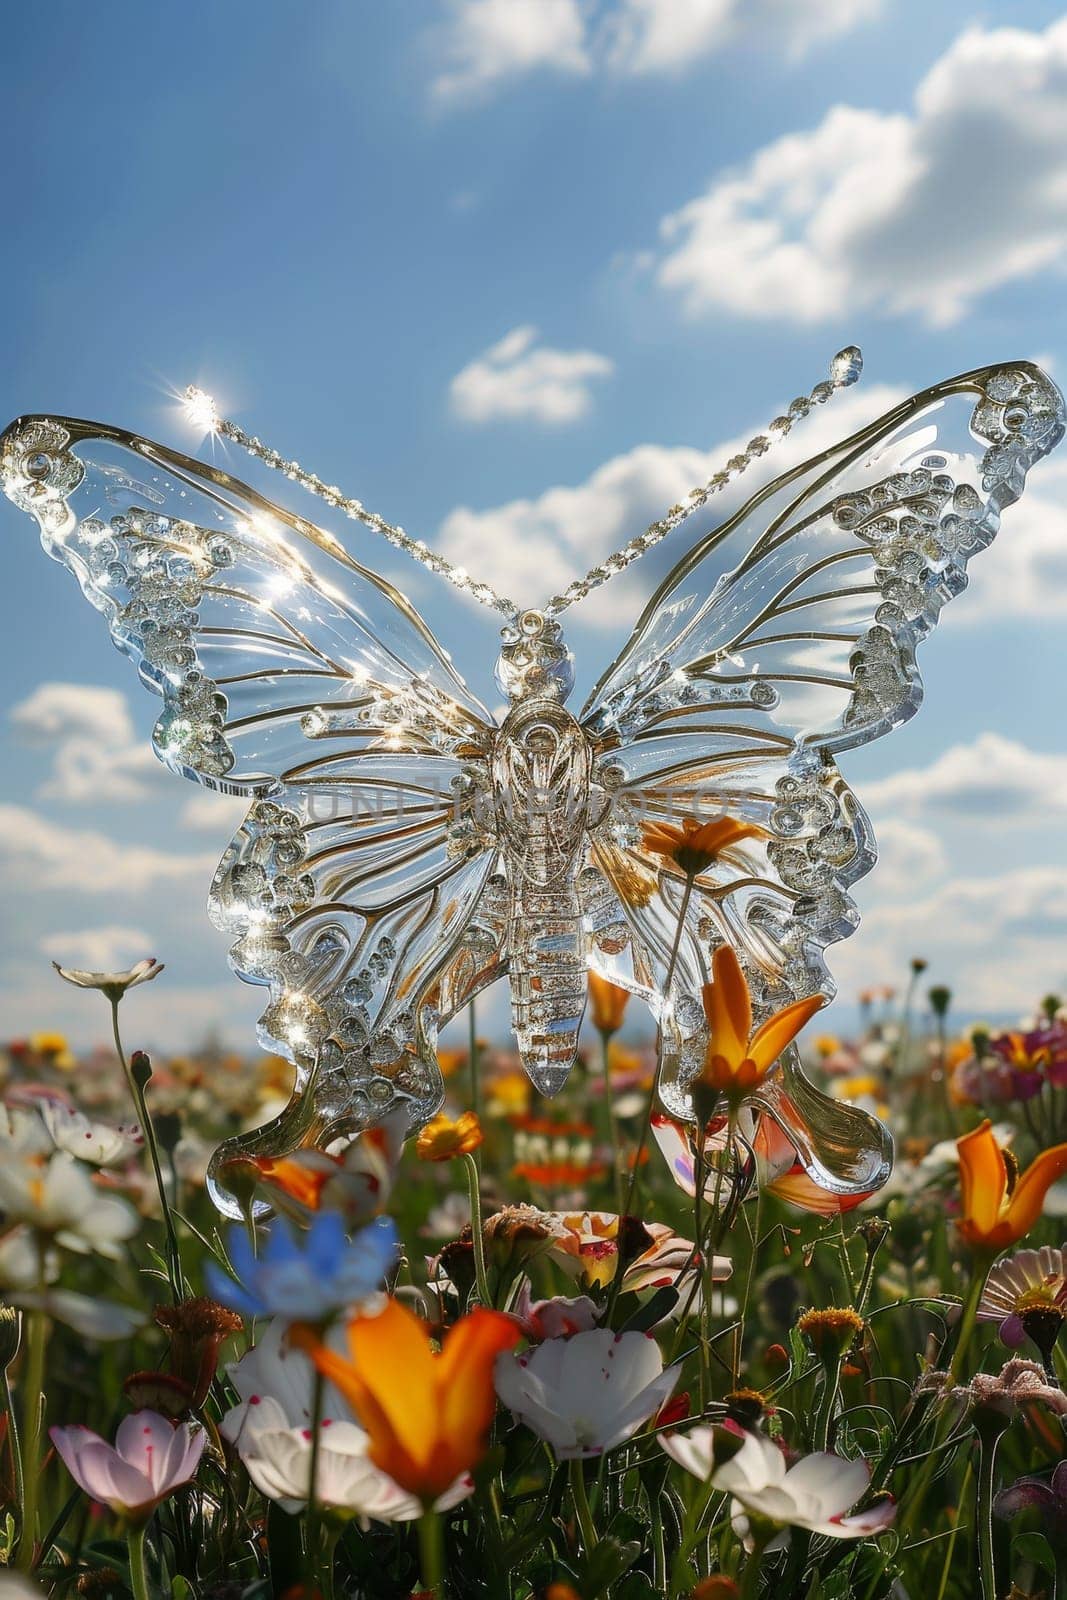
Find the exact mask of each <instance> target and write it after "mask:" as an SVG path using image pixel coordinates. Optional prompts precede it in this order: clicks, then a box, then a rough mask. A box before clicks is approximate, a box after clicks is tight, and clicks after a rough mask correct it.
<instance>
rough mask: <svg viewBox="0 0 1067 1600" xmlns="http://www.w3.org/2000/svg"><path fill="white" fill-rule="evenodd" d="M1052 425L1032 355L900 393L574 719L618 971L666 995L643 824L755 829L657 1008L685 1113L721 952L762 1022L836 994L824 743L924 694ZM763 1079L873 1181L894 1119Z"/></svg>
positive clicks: (794, 475)
mask: <svg viewBox="0 0 1067 1600" xmlns="http://www.w3.org/2000/svg"><path fill="white" fill-rule="evenodd" d="M1063 428H1064V409H1063V401H1062V398H1061V396H1060V394H1059V392H1058V390H1057V389H1056V387H1055V385H1054V384H1053V383H1052V382H1051V381H1050V380H1049V379H1048V378H1047V377H1046V376H1045V374H1044V373H1042V372H1041V371H1040V370H1039V369H1038V368H1036V367H1033V366H1031V365H1029V364H1028V363H1025V362H1019V363H1013V364H1011V365H1005V366H996V367H989V368H984V369H982V370H980V371H977V372H972V373H968V374H965V375H964V376H963V377H960V378H956V379H953V380H950V381H949V382H946V383H943V384H939V385H936V386H935V387H934V388H932V389H928V390H926V391H925V392H924V393H922V394H920V395H916V396H914V397H913V398H911V399H909V400H907V401H905V402H903V403H902V404H901V405H899V406H897V407H896V408H895V409H894V410H892V411H891V412H889V413H887V414H886V415H885V416H883V417H881V418H880V419H879V420H878V421H876V422H874V423H872V424H871V425H870V426H869V427H867V428H864V429H862V430H861V431H860V432H858V433H856V434H855V435H853V436H852V437H851V438H849V439H847V440H845V441H844V442H843V443H842V444H840V445H838V446H836V447H835V448H833V449H831V450H828V451H827V452H825V453H824V454H823V455H821V456H819V457H817V458H815V459H814V460H810V461H806V462H804V463H802V464H800V465H798V466H797V467H795V468H793V469H792V470H791V471H789V472H786V473H784V474H783V475H782V476H780V477H779V478H776V479H775V480H774V481H773V482H771V483H769V484H768V485H767V486H766V487H765V488H763V489H761V490H760V491H759V492H758V493H757V494H755V495H754V496H753V497H752V499H750V500H749V502H748V503H747V504H746V505H745V506H744V507H743V508H742V509H741V510H739V511H738V512H737V513H736V515H734V516H733V517H731V518H730V519H729V520H728V521H726V522H725V523H724V524H723V525H722V526H720V527H718V528H716V529H715V530H714V531H713V532H711V533H709V534H708V535H707V537H706V538H704V539H703V540H702V541H700V542H699V543H698V544H697V545H696V546H695V548H694V549H693V550H692V551H691V552H690V553H689V555H688V556H686V557H685V558H684V560H683V561H682V562H681V563H680V564H679V565H678V566H677V567H676V568H675V570H674V571H673V572H672V573H671V574H670V575H669V576H668V577H667V578H666V580H665V581H664V582H663V584H662V585H661V586H660V588H659V590H658V592H657V593H656V594H655V595H654V596H653V598H652V600H651V601H650V602H649V604H648V606H647V607H646V609H645V612H644V614H643V615H642V617H641V619H640V620H639V622H638V624H637V627H636V628H635V630H634V633H633V635H632V637H631V638H630V640H629V641H628V643H627V644H626V646H625V647H624V649H623V651H622V653H621V654H620V656H619V657H618V659H617V660H616V661H615V663H614V664H613V665H612V666H611V667H610V668H609V670H608V672H607V673H606V674H605V676H604V677H603V678H602V679H601V681H600V683H599V684H598V685H597V688H596V689H595V690H594V692H593V694H592V696H591V698H590V700H589V703H588V705H587V706H586V708H585V710H584V712H583V725H584V726H585V728H586V730H587V732H588V733H589V735H590V737H591V738H592V739H593V740H594V741H595V743H596V745H597V747H598V749H599V751H600V775H601V781H602V782H604V783H605V786H606V787H607V788H608V789H609V791H610V792H611V793H612V794H613V796H614V799H613V803H612V805H611V808H610V810H609V812H608V815H607V818H606V821H605V822H604V823H603V824H602V826H601V827H600V828H599V830H598V831H597V832H596V834H595V835H594V843H593V852H592V862H593V866H592V869H591V873H590V876H591V879H592V880H593V881H592V883H591V885H590V887H589V888H588V891H587V893H588V896H589V901H590V905H591V922H592V926H593V929H594V935H595V936H598V937H599V943H594V951H595V953H594V956H593V960H594V963H595V965H596V966H597V968H598V969H599V970H601V971H602V972H603V974H604V975H605V976H606V977H609V978H612V979H614V980H615V981H616V982H619V983H622V984H625V985H627V986H629V987H631V988H633V989H635V990H637V991H638V992H641V993H643V994H644V995H646V996H647V997H648V998H649V1000H650V1002H651V1003H652V1004H653V1006H654V1007H656V1006H658V1005H659V1000H658V997H659V996H661V995H663V993H664V989H665V986H666V979H667V972H668V968H669V966H670V963H671V952H672V949H673V947H674V941H675V936H676V934H677V933H678V930H679V922H680V917H681V914H682V905H683V896H684V878H683V876H682V874H681V872H680V871H677V870H674V869H672V868H670V867H668V868H667V869H663V867H662V862H661V861H660V859H659V858H658V857H656V856H655V855H653V854H652V853H650V852H649V851H648V850H647V849H646V848H645V847H644V845H643V843H642V835H643V830H644V828H645V827H646V826H647V825H648V824H649V823H654V822H661V823H662V822H672V821H673V822H674V823H675V824H676V825H677V824H680V823H681V821H682V819H683V818H686V817H690V818H693V819H695V820H696V821H697V822H705V821H709V820H711V819H713V818H716V817H721V816H723V815H724V814H726V815H728V816H731V817H733V818H736V819H739V820H741V821H744V822H748V823H752V824H755V825H756V826H757V827H758V828H759V829H760V830H762V833H761V835H760V836H758V837H757V838H756V839H754V840H753V839H748V840H745V841H743V842H741V843H739V844H737V845H736V846H735V847H734V848H733V849H732V850H728V851H726V852H725V853H724V855H723V857H722V858H721V860H720V861H719V862H718V864H717V865H716V866H714V867H712V868H711V869H710V870H709V871H708V872H707V873H706V874H704V875H702V876H701V878H700V879H699V880H698V882H697V885H696V888H695V891H694V892H693V894H692V896H691V898H690V900H689V904H688V909H687V911H686V914H685V918H684V927H683V928H682V931H681V938H680V943H679V947H678V950H677V956H676V959H675V964H674V981H673V983H672V985H671V989H672V992H671V995H670V997H669V999H668V1000H667V1002H666V1003H665V1004H663V1005H662V1006H660V1016H661V1021H662V1024H663V1037H664V1062H663V1079H662V1082H663V1097H664V1100H665V1102H666V1104H667V1106H668V1109H669V1110H671V1111H672V1112H673V1113H674V1114H676V1115H683V1116H684V1115H686V1114H688V1113H689V1112H690V1110H691V1107H690V1102H689V1095H688V1092H687V1085H688V1083H689V1081H690V1080H691V1079H692V1077H693V1075H694V1073H695V1072H696V1070H697V1069H698V1065H699V1062H700V1060H701V1059H702V1054H703V1041H704V1037H705V1035H704V1026H705V1024H704V1018H703V1012H702V1008H701V1004H700V989H701V985H702V984H703V983H704V982H705V981H706V980H707V978H708V975H709V963H710V956H711V952H712V950H713V949H714V948H715V946H716V945H718V944H720V943H722V942H723V941H729V942H730V943H731V944H732V945H733V946H734V947H735V948H736V950H737V952H738V954H739V956H740V958H741V961H742V964H743V966H744V967H745V968H746V970H747V973H748V977H749V981H750V986H751V987H752V990H753V993H754V995H755V997H756V1000H757V1002H758V1013H757V1014H758V1015H760V1014H761V1015H766V1014H767V1013H769V1012H770V1011H771V1010H773V1009H777V1008H778V1006H780V1005H782V1004H784V1003H786V1002H787V1001H789V1000H792V999H795V998H798V997H800V996H804V995H809V994H813V993H816V992H819V991H821V992H822V993H824V994H827V995H829V994H831V993H832V985H831V982H830V979H829V976H828V974H827V971H826V966H825V963H824V959H823V951H824V949H825V948H826V946H827V945H829V944H831V943H832V942H834V941H835V940H838V939H842V938H845V937H846V936H847V935H848V934H849V933H851V932H852V931H853V929H854V928H855V926H856V924H857V921H858V917H857V913H856V910H855V907H854V905H853V902H852V900H851V898H850V896H849V888H850V886H851V884H853V883H854V882H855V881H856V880H857V879H858V878H859V877H861V876H862V875H863V874H864V873H865V872H867V871H868V870H869V869H870V867H871V866H872V865H873V862H874V859H875V848H874V840H873V837H872V833H871V829H870V826H869V824H868V822H867V819H866V817H865V816H864V813H863V810H862V808H861V807H860V805H859V804H858V803H857V801H856V799H855V797H854V795H853V794H852V792H851V790H850V789H849V787H848V785H847V784H846V783H845V781H844V779H843V778H842V776H841V774H840V772H839V771H838V768H837V765H836V761H835V756H836V754H837V752H839V751H841V750H844V749H847V748H849V747H850V746H853V745H859V744H863V743H866V742H867V741H868V740H871V739H876V738H878V737H880V736H881V735H882V734H884V733H886V732H888V731H889V730H890V729H892V728H894V727H896V726H897V725H898V724H899V723H901V722H903V721H904V720H905V719H906V718H908V717H910V716H911V715H912V714H913V713H914V712H915V711H916V710H917V708H918V705H919V702H920V699H921V694H922V686H921V682H920V678H919V674H918V669H917V666H916V659H915V657H916V648H917V646H918V644H919V643H920V641H921V640H922V639H923V638H924V637H925V635H926V634H927V633H929V631H930V629H931V628H932V627H933V626H934V624H935V622H936V621H937V618H938V615H939V613H940V611H941V608H942V606H943V605H944V604H945V603H946V602H947V601H948V600H950V599H951V598H952V597H953V596H954V595H956V594H958V593H959V592H960V590H962V589H963V587H964V586H965V584H966V581H967V579H966V565H967V562H968V560H969V559H970V557H971V556H972V555H974V554H975V553H976V552H977V551H979V550H981V549H982V548H983V546H985V545H987V544H988V543H989V541H990V540H991V539H992V538H993V536H994V534H995V533H996V531H997V527H998V523H999V518H1000V513H1001V511H1002V510H1003V508H1004V507H1005V506H1007V505H1009V504H1010V503H1011V502H1012V501H1014V500H1015V499H1017V498H1018V496H1019V495H1020V493H1021V492H1022V489H1023V486H1024V482H1025V479H1026V474H1027V472H1028V471H1029V469H1030V467H1031V466H1032V465H1033V464H1034V463H1035V462H1036V461H1038V460H1039V459H1040V458H1041V457H1042V456H1044V455H1045V454H1046V453H1047V452H1048V451H1049V450H1051V449H1052V448H1053V446H1054V445H1055V444H1056V443H1057V442H1058V441H1059V439H1060V438H1061V437H1062V434H1063ZM597 875H599V877H600V880H601V881H600V886H599V887H598V886H597V882H596V879H597ZM606 886H610V889H609V888H608V887H606ZM627 932H628V934H629V939H628V942H626V943H625V948H620V946H622V945H623V944H624V939H625V934H626V933H627ZM761 1095H762V1105H763V1107H764V1109H765V1110H767V1111H769V1112H770V1114H771V1115H772V1116H773V1117H774V1118H775V1119H776V1120H777V1121H778V1122H779V1124H780V1126H781V1127H782V1129H783V1131H784V1132H785V1133H786V1135H787V1136H788V1137H789V1138H790V1139H791V1140H792V1141H793V1143H794V1144H795V1145H796V1146H797V1148H798V1149H799V1151H800V1153H801V1158H802V1160H803V1161H804V1163H805V1166H806V1167H807V1169H808V1170H809V1172H810V1173H811V1174H812V1176H813V1177H815V1178H816V1179H817V1181H819V1182H821V1183H823V1184H825V1185H826V1186H828V1187H831V1188H837V1189H839V1190H846V1189H847V1190H858V1189H870V1188H872V1187H875V1186H876V1185H877V1183H878V1182H879V1181H882V1179H883V1178H884V1174H885V1171H886V1162H887V1159H888V1142H887V1136H886V1135H885V1134H884V1131H883V1130H881V1129H880V1126H879V1125H877V1124H875V1123H873V1121H872V1119H870V1118H868V1117H866V1116H865V1114H863V1113H862V1112H859V1111H856V1110H855V1109H853V1108H849V1107H846V1106H843V1105H841V1104H839V1103H838V1102H835V1101H830V1100H827V1099H826V1097H825V1096H823V1095H821V1094H819V1092H818V1091H817V1090H816V1089H815V1088H814V1086H813V1085H812V1084H810V1083H809V1081H808V1080H807V1079H806V1078H805V1077H804V1075H803V1073H802V1072H801V1070H800V1066H799V1060H798V1057H797V1055H796V1052H795V1050H790V1051H788V1052H787V1053H786V1055H785V1058H784V1060H783V1065H782V1070H781V1072H780V1073H779V1074H778V1076H777V1077H775V1078H773V1079H772V1080H771V1081H769V1082H768V1083H766V1084H765V1085H764V1087H763V1090H762V1091H761Z"/></svg>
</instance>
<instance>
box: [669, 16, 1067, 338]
mask: <svg viewBox="0 0 1067 1600" xmlns="http://www.w3.org/2000/svg"><path fill="white" fill-rule="evenodd" d="M662 232H663V237H664V240H665V245H666V249H665V253H664V255H663V257H662V259H661V261H660V265H659V269H658V279H659V282H660V283H661V284H663V285H664V286H665V287H666V288H669V289H673V290H675V291H677V292H678V293H679V294H680V295H681V296H682V297H683V300H684V303H685V304H686V306H687V307H688V308H689V310H690V311H691V312H694V313H700V312H704V311H728V312H731V313H734V314H735V315H742V316H750V317H759V318H786V319H789V320H792V321H796V322H802V323H812V322H818V321H823V320H828V319H831V318H840V317H841V316H842V315H844V314H847V313H852V314H854V313H856V312H857V311H860V310H865V309H873V310H878V311H882V312H885V313H889V314H897V315H917V316H920V317H922V318H924V319H925V320H926V321H927V322H929V323H931V324H934V325H944V324H947V323H950V322H954V321H956V320H958V319H959V317H961V316H962V315H963V313H964V312H965V311H966V310H967V309H968V307H969V306H970V305H971V304H972V303H973V301H974V300H975V299H976V298H978V297H979V296H980V295H982V294H984V293H986V292H987V291H989V290H991V289H995V288H997V287H998V286H999V285H1001V284H1005V283H1009V282H1012V281H1013V280H1016V279H1019V278H1026V277H1030V276H1032V275H1033V274H1034V273H1036V272H1038V271H1040V270H1042V269H1044V268H1049V267H1052V266H1054V265H1055V266H1060V265H1062V263H1063V260H1064V255H1065V250H1067V18H1063V19H1061V20H1060V21H1058V22H1055V23H1053V24H1052V25H1051V26H1050V27H1049V28H1048V29H1047V30H1046V31H1045V32H1044V33H1036V32H1033V33H1032V32H1027V31H1025V30H1023V29H1020V28H998V29H994V30H983V29H981V28H969V29H967V30H966V31H965V32H964V33H962V34H961V35H960V36H959V37H958V38H957V39H956V40H955V41H954V43H953V44H952V45H951V46H950V48H949V49H948V50H947V51H946V52H945V54H944V55H943V56H942V57H941V58H940V60H938V61H937V62H936V63H935V64H934V66H933V67H932V68H931V70H930V71H929V72H928V73H927V75H926V77H925V78H924V79H923V80H922V81H921V83H920V84H919V87H918V89H917V91H916V94H915V103H914V107H913V110H912V111H911V113H910V114H906V115H904V114H895V113H887V112H881V111H870V110H863V109H859V108H856V107H853V106H848V105H837V106H835V107H833V108H832V109H831V110H830V111H829V112H827V114H826V116H825V117H824V119H823V121H822V122H821V123H820V124H819V125H818V127H816V128H814V129H813V130H812V131H810V132H806V133H794V134H789V135H787V136H786V137H784V138H781V139H777V140H775V141H774V142H773V143H772V144H769V145H766V146H765V147H764V148H763V149H762V150H760V151H759V152H758V153H757V154H756V155H755V156H753V157H752V158H751V159H750V160H749V161H748V162H747V163H746V164H745V165H744V166H743V167H741V168H740V169H739V170H737V171H735V172H733V173H730V174H728V175H726V176H724V177H719V178H716V180H715V181H714V182H713V183H712V185H711V187H710V188H709V189H708V191H707V192H706V193H705V194H704V195H702V196H700V197H699V198H698V199H696V200H693V201H691V202H690V203H689V204H688V205H686V206H684V207H683V208H682V209H681V210H680V211H678V212H676V213H674V214H673V215H672V216H669V217H667V218H666V219H665V220H664V222H663V224H662Z"/></svg>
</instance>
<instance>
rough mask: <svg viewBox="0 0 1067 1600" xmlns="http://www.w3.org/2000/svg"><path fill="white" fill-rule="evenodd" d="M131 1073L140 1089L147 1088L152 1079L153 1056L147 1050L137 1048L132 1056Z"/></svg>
mask: <svg viewBox="0 0 1067 1600" xmlns="http://www.w3.org/2000/svg"><path fill="white" fill-rule="evenodd" d="M130 1073H131V1075H132V1077H133V1081H134V1083H135V1084H136V1085H137V1087H138V1089H142V1090H143V1089H146V1088H147V1087H148V1085H149V1083H151V1081H152V1058H151V1056H150V1055H149V1054H148V1052H147V1051H145V1050H135V1051H134V1052H133V1055H132V1056H131V1057H130Z"/></svg>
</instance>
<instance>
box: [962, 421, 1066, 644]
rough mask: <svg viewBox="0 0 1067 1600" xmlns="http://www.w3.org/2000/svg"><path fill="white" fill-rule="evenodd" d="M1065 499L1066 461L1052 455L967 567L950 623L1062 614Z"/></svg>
mask: <svg viewBox="0 0 1067 1600" xmlns="http://www.w3.org/2000/svg"><path fill="white" fill-rule="evenodd" d="M1060 448H1061V450H1062V449H1063V448H1064V447H1063V446H1061V447H1060ZM1065 497H1067V462H1065V461H1063V460H1062V458H1057V457H1053V458H1052V460H1050V461H1047V462H1041V463H1040V465H1039V466H1037V467H1035V469H1034V475H1033V480H1032V487H1030V488H1029V489H1028V490H1027V492H1026V494H1024V495H1023V498H1022V500H1021V501H1020V502H1019V504H1018V506H1013V507H1012V508H1011V510H1010V511H1009V512H1008V520H1007V522H1006V525H1005V528H1004V531H1003V532H1002V533H1001V534H1000V535H999V537H998V538H997V540H996V542H995V543H994V545H993V547H992V548H991V549H990V550H988V551H985V552H984V553H983V554H982V556H981V559H980V560H978V561H975V562H974V564H973V566H972V567H971V569H970V580H971V581H970V588H969V590H968V593H967V603H966V605H962V606H959V607H955V606H954V607H953V608H952V609H951V611H950V613H949V615H950V616H951V617H952V619H953V622H954V624H956V625H957V626H969V625H972V624H975V623H983V624H985V623H989V622H994V621H996V620H998V619H1000V618H1013V617H1025V618H1026V620H1027V622H1029V623H1034V622H1039V621H1046V622H1047V621H1055V620H1062V619H1063V618H1064V617H1065V616H1067V539H1065V538H1064V515H1063V506H1064V499H1065Z"/></svg>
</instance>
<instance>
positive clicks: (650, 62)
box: [428, 0, 884, 104]
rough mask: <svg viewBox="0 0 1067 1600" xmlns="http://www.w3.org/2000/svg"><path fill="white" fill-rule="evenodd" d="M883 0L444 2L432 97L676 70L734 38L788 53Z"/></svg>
mask: <svg viewBox="0 0 1067 1600" xmlns="http://www.w3.org/2000/svg"><path fill="white" fill-rule="evenodd" d="M883 3H884V0H806V3H805V4H803V5H800V4H798V3H797V0H602V3H601V4H596V3H595V0H448V4H447V6H446V8H445V11H446V14H445V21H444V23H443V24H442V25H441V26H438V27H436V28H433V29H431V30H430V33H429V35H428V42H429V43H430V45H431V47H432V48H434V49H435V51H436V52H437V53H439V54H440V55H441V56H442V57H443V62H444V65H443V67H442V70H441V71H440V72H439V73H438V74H437V76H436V77H435V78H434V79H433V82H432V89H433V93H434V96H435V97H436V99H437V100H438V101H439V102H443V103H450V104H456V103H459V102H462V101H465V100H466V101H470V100H478V99H482V98H484V97H485V96H486V95H487V94H489V93H492V92H493V91H494V90H496V89H499V88H501V87H502V86H503V85H504V84H506V83H508V82H510V81H513V80H514V79H516V78H519V77H521V76H523V75H525V74H527V73H531V72H545V71H548V72H553V73H556V74H559V75H560V76H565V77H570V78H580V77H585V76H587V75H588V74H589V73H591V72H597V73H604V74H610V75H612V76H615V77H634V76H642V75H648V74H653V73H679V72H682V71H684V70H686V69H687V68H690V67H692V66H693V65H694V64H695V63H696V62H698V61H702V60H704V59H706V58H707V57H708V56H711V55H714V54H716V53H717V52H719V51H722V50H724V49H726V48H728V47H729V46H730V45H734V44H739V43H740V44H755V45H758V46H761V47H762V46H764V45H768V44H769V45H770V47H771V48H772V49H773V50H774V51H776V52H778V53H783V54H786V55H789V56H796V55H798V54H800V53H802V52H803V51H805V50H806V49H808V48H809V47H810V46H811V45H812V44H814V43H816V42H818V41H820V40H824V39H829V38H831V37H833V36H834V35H836V34H842V33H846V32H848V31H850V30H851V29H852V28H855V27H857V26H858V25H859V24H860V23H863V22H867V21H869V20H870V19H871V18H872V17H875V16H877V15H878V13H879V12H880V11H881V10H882V9H883Z"/></svg>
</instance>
